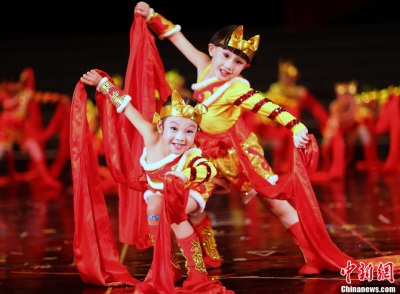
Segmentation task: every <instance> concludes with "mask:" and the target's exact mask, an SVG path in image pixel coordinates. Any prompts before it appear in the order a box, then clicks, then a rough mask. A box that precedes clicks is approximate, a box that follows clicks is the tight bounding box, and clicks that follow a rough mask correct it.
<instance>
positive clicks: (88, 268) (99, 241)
mask: <svg viewBox="0 0 400 294" xmlns="http://www.w3.org/2000/svg"><path fill="white" fill-rule="evenodd" d="M130 36H131V39H130V40H131V51H130V56H129V62H128V67H127V74H126V79H125V92H126V93H127V94H129V95H130V96H131V97H132V101H131V103H132V104H133V105H134V106H135V107H136V108H137V109H138V110H139V111H140V112H141V113H142V114H143V115H144V116H145V117H146V118H147V119H149V120H150V119H152V117H150V116H152V115H153V114H154V112H155V111H156V110H158V109H159V108H160V107H161V105H162V103H163V102H164V101H165V100H166V98H167V96H168V95H170V93H171V89H170V87H169V85H168V84H167V82H166V81H165V71H164V68H163V65H162V63H161V59H160V57H159V55H158V51H157V48H156V47H155V44H154V36H153V35H152V34H151V33H150V31H149V30H148V29H147V25H146V22H145V20H144V19H143V18H142V17H135V20H134V22H133V24H132V28H131V33H130ZM98 72H99V73H100V74H101V75H102V76H108V75H107V74H105V73H103V72H101V71H98ZM108 78H109V79H110V80H111V78H110V77H108ZM156 89H157V91H158V93H159V97H160V99H159V100H156V97H155V96H156V95H155V93H156V91H155V90H156ZM95 98H96V103H97V107H98V109H99V116H100V123H101V127H102V132H103V139H104V147H105V154H106V160H107V166H108V168H109V169H110V172H111V174H112V176H113V178H114V180H115V181H116V182H118V183H119V192H120V193H119V200H120V202H119V204H120V207H119V212H120V239H121V241H122V242H125V243H129V244H136V245H137V247H138V248H146V247H148V246H149V245H150V241H149V238H148V236H147V219H146V213H145V209H146V207H145V203H144V200H143V196H142V193H141V192H136V191H135V192H132V190H131V189H135V190H139V191H140V190H141V188H142V186H141V179H140V178H139V176H140V175H141V172H142V168H141V166H140V164H139V157H140V155H141V153H142V150H143V140H142V138H141V136H140V135H139V133H138V131H137V130H136V129H134V128H133V126H132V125H131V124H130V122H129V121H128V120H127V119H126V118H125V116H124V115H121V114H118V113H117V112H116V111H115V108H114V106H113V105H112V104H111V102H110V101H108V100H106V99H104V97H102V95H101V94H100V93H97V92H96V97H95ZM86 99H87V96H86V91H85V88H84V85H83V83H81V82H79V83H78V84H77V86H76V88H75V92H74V97H73V101H72V107H71V121H70V149H71V164H72V174H73V183H74V213H75V235H74V254H75V261H76V265H77V268H78V270H79V273H80V275H81V277H82V280H83V281H84V282H85V283H88V284H95V285H101V286H115V285H121V284H129V285H136V284H138V283H140V282H139V281H138V280H136V279H134V278H133V277H132V276H131V275H130V274H129V272H128V271H127V269H126V268H125V267H124V266H123V265H122V264H121V263H120V261H119V254H118V251H117V247H116V244H115V240H114V238H113V234H112V231H111V225H110V220H109V216H108V212H107V206H106V204H105V201H104V195H103V192H102V190H101V189H100V187H99V185H98V184H99V182H100V178H99V175H98V170H97V165H98V163H97V159H96V158H95V156H94V151H93V147H92V142H91V137H90V132H89V127H88V122H87V118H86Z"/></svg>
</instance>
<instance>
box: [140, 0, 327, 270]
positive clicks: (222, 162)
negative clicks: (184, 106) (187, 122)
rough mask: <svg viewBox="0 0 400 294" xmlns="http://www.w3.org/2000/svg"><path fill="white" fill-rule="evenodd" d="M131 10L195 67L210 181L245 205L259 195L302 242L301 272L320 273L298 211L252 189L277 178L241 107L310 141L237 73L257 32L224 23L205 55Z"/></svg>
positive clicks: (253, 49)
mask: <svg viewBox="0 0 400 294" xmlns="http://www.w3.org/2000/svg"><path fill="white" fill-rule="evenodd" d="M135 12H136V13H137V14H139V15H141V16H143V17H144V18H145V19H146V20H147V23H148V26H149V27H150V28H151V29H152V30H153V31H154V32H155V33H156V34H157V35H158V36H159V37H160V39H163V38H168V39H169V40H170V41H171V42H172V43H173V44H174V45H175V46H176V47H177V48H178V49H179V50H180V51H181V52H182V53H183V54H184V55H185V56H186V58H188V60H189V61H190V62H191V63H192V64H193V65H194V66H196V68H197V73H198V82H197V83H196V84H194V85H193V86H192V89H193V90H195V93H194V96H193V97H194V98H195V99H196V100H197V101H199V102H201V103H203V104H204V105H206V106H207V107H208V112H207V114H206V115H205V116H204V117H203V120H202V122H201V128H202V130H203V132H202V133H201V135H199V136H198V137H197V139H196V140H197V142H199V143H200V146H201V149H202V150H203V154H204V155H205V156H207V157H208V158H209V160H210V161H211V162H212V163H213V164H214V165H215V166H216V168H217V171H218V177H216V178H215V179H214V183H216V184H218V185H221V186H225V187H229V185H231V186H234V187H235V188H236V189H238V190H239V191H240V192H241V193H242V195H243V202H245V203H247V202H248V201H250V199H252V198H253V197H254V196H257V197H258V198H259V199H260V201H261V202H262V203H263V204H264V205H265V206H266V207H267V208H268V209H269V210H270V211H271V212H272V213H273V214H274V215H275V216H276V217H277V218H278V219H279V220H280V221H281V223H282V224H283V225H284V227H285V228H286V229H287V230H288V232H289V233H290V234H291V236H292V237H293V238H294V239H295V242H296V243H297V244H299V245H300V246H301V248H302V251H303V254H304V256H305V259H306V262H307V263H306V265H305V266H303V268H302V269H300V271H299V274H317V273H320V272H322V271H323V268H322V266H321V265H320V264H319V263H318V261H317V260H316V259H315V256H314V252H313V251H312V249H311V248H310V246H309V243H308V241H307V239H306V238H305V236H304V234H303V231H302V227H301V226H300V223H299V218H298V215H297V212H296V210H295V209H294V208H293V207H292V206H291V205H290V204H289V202H287V201H284V200H276V199H269V198H267V196H268V195H261V194H260V193H258V192H259V191H260V189H257V190H259V191H256V189H254V188H255V187H256V186H257V187H262V186H263V185H264V186H265V185H268V183H266V181H268V182H269V183H270V184H275V183H276V181H277V179H278V176H277V175H275V174H274V172H273V171H272V170H271V168H270V166H269V165H268V163H267V161H266V160H265V158H264V156H263V150H262V148H261V146H260V145H259V143H258V142H257V138H256V136H255V134H253V133H250V131H248V129H247V128H246V126H245V124H244V122H243V121H242V119H241V118H240V112H241V108H246V109H249V110H251V111H253V112H255V113H258V114H261V115H264V116H267V117H269V118H270V119H273V120H276V121H277V122H279V123H280V124H282V125H284V126H285V127H286V128H288V129H290V130H291V131H292V133H293V142H294V145H295V147H297V148H304V147H306V145H307V143H308V142H309V137H308V136H307V134H308V130H307V128H306V127H305V126H304V125H303V124H302V123H300V121H299V120H298V119H296V118H295V117H293V116H292V115H291V114H289V113H288V112H287V111H286V110H285V109H284V108H282V107H279V106H278V105H276V104H274V103H272V102H271V101H270V100H269V99H266V98H264V97H263V96H262V95H260V94H259V93H258V92H257V91H255V90H253V89H251V88H250V86H249V82H248V81H247V80H245V79H243V78H242V77H241V76H240V74H241V72H242V70H243V69H245V68H248V67H250V66H251V65H253V64H254V63H255V61H256V57H257V52H258V51H257V49H258V45H259V36H254V37H252V38H250V39H245V38H244V37H243V27H235V26H230V27H226V28H224V29H222V30H220V31H219V32H217V33H216V34H215V35H214V36H213V37H212V38H211V41H210V44H209V46H208V51H209V55H210V56H208V55H207V54H205V53H203V52H200V51H199V50H197V49H196V48H195V47H194V46H193V45H192V44H191V43H190V42H189V41H188V40H187V39H186V38H185V36H184V35H183V34H182V33H181V32H180V26H179V25H174V24H173V23H171V22H170V21H168V20H166V19H165V18H164V17H163V16H161V15H160V14H158V13H155V12H154V10H153V9H150V6H149V5H148V4H147V3H144V2H139V3H138V4H137V5H136V7H135ZM210 57H211V58H210ZM238 158H239V159H240V160H238ZM239 162H240V163H239ZM249 174H251V175H252V176H251V177H250V176H248V175H249ZM253 175H254V176H255V177H257V178H258V181H259V182H258V183H257V182H256V180H255V178H253ZM263 182H264V183H263Z"/></svg>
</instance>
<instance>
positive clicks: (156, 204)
mask: <svg viewBox="0 0 400 294" xmlns="http://www.w3.org/2000/svg"><path fill="white" fill-rule="evenodd" d="M81 81H82V82H83V83H85V84H87V85H91V86H96V88H97V90H98V91H100V92H101V93H103V94H104V95H105V96H106V97H107V98H108V99H110V101H111V102H112V103H113V104H114V105H115V106H116V108H117V112H123V113H124V114H125V116H126V117H127V118H128V119H129V121H130V122H131V123H132V124H133V126H134V127H135V128H136V129H137V130H138V131H139V133H140V134H141V135H142V137H143V140H144V145H145V148H144V150H143V154H142V157H141V158H140V164H141V165H142V167H143V169H144V171H145V174H146V178H147V183H146V185H145V187H146V191H145V192H144V198H145V201H146V202H147V217H148V224H149V232H150V239H151V241H152V243H153V244H154V245H155V243H157V242H160V244H157V245H158V246H159V247H158V248H160V247H163V246H165V244H161V242H162V241H161V240H158V239H157V233H158V232H157V230H158V227H159V220H160V214H161V213H162V206H163V197H164V196H163V194H164V182H165V178H166V177H167V176H168V175H173V176H175V177H177V178H179V179H180V180H181V181H182V183H183V184H184V188H185V190H188V191H189V197H188V198H187V204H186V208H185V214H187V215H190V214H196V213H201V212H202V211H203V210H204V207H205V204H206V201H207V199H208V198H209V196H210V195H211V193H212V189H213V184H212V179H213V178H214V176H215V174H216V169H215V167H214V166H213V164H212V163H210V162H208V161H207V160H206V159H204V158H203V157H202V156H201V153H202V152H201V150H200V149H198V148H197V147H196V146H195V145H194V139H195V137H196V135H197V134H198V132H199V130H200V129H199V125H200V123H201V120H202V116H203V115H204V114H205V113H206V112H207V108H206V107H205V106H204V105H202V104H200V103H199V104H197V103H196V101H194V100H192V99H188V98H185V99H183V98H182V97H181V96H180V95H179V93H178V92H176V91H174V92H173V93H172V96H171V98H170V100H167V102H166V103H165V104H164V106H163V107H162V108H161V111H160V114H156V115H155V116H154V120H153V123H151V122H148V121H147V120H146V119H145V118H144V117H143V116H142V114H141V113H140V112H139V111H137V109H136V108H135V107H133V106H132V104H130V103H129V102H130V100H131V98H130V96H128V95H124V94H123V92H122V91H121V90H120V89H118V88H117V87H116V86H115V85H114V84H113V83H112V82H111V81H109V80H108V78H107V77H104V78H103V77H102V76H101V75H100V74H99V73H98V72H97V71H95V70H91V71H89V72H87V73H86V74H84V75H83V76H82V78H81ZM171 223H172V224H171V228H172V230H173V232H174V235H175V237H176V240H177V243H178V245H179V248H180V250H181V252H182V255H183V256H184V257H185V259H186V263H185V265H186V267H187V272H188V278H187V279H186V280H185V281H184V283H183V289H190V291H192V293H197V292H196V289H197V288H199V289H200V288H201V289H203V290H204V289H208V290H210V291H211V292H210V293H232V292H231V291H228V290H226V289H225V288H224V287H223V286H221V284H220V283H219V282H218V281H211V280H210V279H209V278H208V276H207V270H206V267H205V265H204V261H203V258H202V254H201V248H200V244H199V239H198V238H197V234H196V232H195V231H194V229H193V227H192V225H191V224H190V223H189V221H188V220H183V221H181V222H180V223H173V222H171ZM157 240H158V241H157ZM155 250H156V249H155ZM157 262H158V261H157V260H156V259H154V260H153V264H152V267H151V269H150V272H149V274H148V275H147V277H146V280H145V282H144V284H139V285H137V286H136V287H137V289H136V291H137V292H138V293H142V292H145V289H147V287H148V285H151V287H152V288H153V289H155V290H156V289H157V287H158V286H159V285H158V284H159V283H160V281H158V280H157V279H158V277H159V276H160V273H158V272H156V271H157V270H156V269H155V268H154V267H156V268H157V269H158V265H155V263H157ZM169 272H170V275H171V276H172V280H173V282H176V281H178V280H180V279H181V272H180V267H179V263H178V262H177V259H176V257H175V255H174V254H173V251H172V250H171V261H170V265H169ZM165 274H166V275H168V273H165ZM146 291H147V290H146Z"/></svg>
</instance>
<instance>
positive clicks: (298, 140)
mask: <svg viewBox="0 0 400 294" xmlns="http://www.w3.org/2000/svg"><path fill="white" fill-rule="evenodd" d="M307 134H308V130H307V129H303V130H301V131H300V132H298V133H297V134H296V136H294V137H293V143H294V146H296V148H306V146H307V144H308V142H309V141H310V138H309V137H308V136H307Z"/></svg>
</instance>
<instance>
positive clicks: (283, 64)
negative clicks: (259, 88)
mask: <svg viewBox="0 0 400 294" xmlns="http://www.w3.org/2000/svg"><path fill="white" fill-rule="evenodd" d="M279 72H280V73H283V74H286V75H288V76H290V77H297V76H298V75H299V71H298V70H297V68H296V67H295V66H294V64H293V63H292V62H291V61H279Z"/></svg>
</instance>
